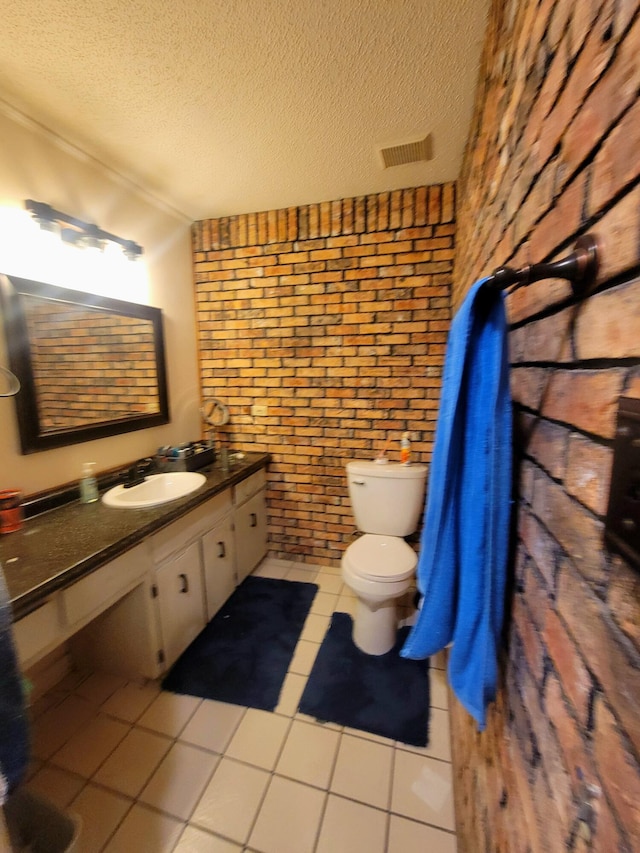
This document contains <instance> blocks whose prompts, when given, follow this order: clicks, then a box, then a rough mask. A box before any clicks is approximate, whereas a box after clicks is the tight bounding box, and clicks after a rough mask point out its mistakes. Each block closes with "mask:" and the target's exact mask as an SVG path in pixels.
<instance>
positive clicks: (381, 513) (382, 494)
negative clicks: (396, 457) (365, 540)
mask: <svg viewBox="0 0 640 853" xmlns="http://www.w3.org/2000/svg"><path fill="white" fill-rule="evenodd" d="M347 479H348V482H349V497H350V498H351V506H352V508H353V514H354V516H355V519H356V526H357V528H358V530H360V531H361V532H362V533H378V534H380V535H384V536H408V535H409V534H410V533H413V531H414V530H415V529H416V527H417V526H418V520H419V519H420V516H421V514H422V510H423V507H424V491H425V485H426V482H427V466H426V465H402V464H401V463H399V462H387V463H386V464H380V463H378V462H369V461H362V462H359V461H353V462H347Z"/></svg>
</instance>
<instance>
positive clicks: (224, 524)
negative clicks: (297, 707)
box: [0, 453, 269, 678]
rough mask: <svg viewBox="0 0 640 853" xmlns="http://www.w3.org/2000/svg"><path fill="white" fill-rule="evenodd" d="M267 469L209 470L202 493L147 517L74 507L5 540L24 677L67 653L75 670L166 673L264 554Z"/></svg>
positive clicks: (261, 464)
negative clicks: (60, 650)
mask: <svg viewBox="0 0 640 853" xmlns="http://www.w3.org/2000/svg"><path fill="white" fill-rule="evenodd" d="M268 461H269V456H268V455H266V454H257V453H253V454H246V455H245V457H244V458H243V459H242V460H241V461H240V462H237V463H235V464H234V465H233V466H231V468H230V470H229V472H227V473H223V472H221V471H220V469H219V468H216V467H215V466H212V467H211V469H209V470H207V469H205V470H204V471H203V473H204V474H205V475H206V477H207V482H206V484H205V485H204V486H203V487H202V488H201V489H199V490H198V491H197V492H195V493H192V494H191V495H189V496H187V497H185V498H181V499H179V500H176V501H172V502H170V503H167V504H164V505H162V506H159V507H153V508H150V509H138V510H135V509H113V508H110V507H106V506H104V505H103V504H102V502H100V503H96V504H90V505H81V504H79V503H78V502H77V501H76V502H74V503H73V504H71V505H68V506H64V507H60V508H59V509H56V510H51V511H49V512H47V513H44V514H43V515H42V516H37V517H35V518H33V519H31V520H30V521H28V522H27V523H26V524H25V526H24V528H23V530H21V531H18V532H17V533H14V534H9V535H8V536H6V537H4V538H3V540H1V541H0V559H1V560H2V564H3V567H4V572H5V577H6V579H7V585H8V587H9V593H10V596H11V599H12V606H13V609H14V619H15V622H14V635H15V640H16V646H17V651H18V657H19V660H20V664H21V666H22V667H23V669H26V668H28V667H30V666H31V665H33V664H34V663H36V662H37V661H38V660H40V659H41V658H42V657H43V656H44V655H46V654H48V653H49V652H50V651H52V650H53V649H54V648H56V647H57V646H58V645H60V644H61V643H63V642H68V647H69V650H70V653H71V656H72V658H73V659H74V661H75V662H76V663H78V664H80V665H82V664H86V665H88V666H98V667H102V668H104V669H106V670H108V671H112V672H119V673H122V674H123V675H126V676H128V677H133V678H136V677H138V678H139V677H144V678H156V677H158V676H159V675H161V674H162V673H163V672H164V671H166V670H167V669H168V668H169V667H170V666H171V664H172V663H173V662H174V661H175V660H176V658H177V657H178V656H179V655H180V654H181V653H182V651H184V649H185V648H186V647H187V646H188V645H189V643H190V642H191V641H192V640H193V639H194V638H195V637H196V636H197V634H198V633H199V632H200V631H201V630H202V629H203V628H204V626H205V625H206V623H207V622H208V621H209V619H211V618H212V616H213V615H215V613H216V612H217V611H218V610H219V609H220V607H221V606H222V605H223V604H224V602H225V601H226V600H227V598H228V597H229V596H230V595H231V593H232V592H233V590H234V589H235V587H236V585H237V584H238V583H240V581H241V580H242V579H243V578H244V577H246V575H248V574H249V573H250V572H251V571H252V569H253V568H254V567H255V566H256V565H257V563H258V562H259V561H260V560H261V559H262V557H263V556H264V555H265V553H266V550H267V518H266V500H265V491H266V465H267V464H268ZM14 537H15V538H14Z"/></svg>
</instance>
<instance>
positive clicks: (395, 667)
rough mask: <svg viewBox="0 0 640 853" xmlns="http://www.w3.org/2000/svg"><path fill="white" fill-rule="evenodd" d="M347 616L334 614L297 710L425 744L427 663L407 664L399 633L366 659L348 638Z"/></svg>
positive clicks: (403, 636) (402, 633) (403, 632)
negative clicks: (385, 647)
mask: <svg viewBox="0 0 640 853" xmlns="http://www.w3.org/2000/svg"><path fill="white" fill-rule="evenodd" d="M352 625H353V623H352V621H351V617H350V616H349V615H348V614H347V613H334V614H333V617H332V619H331V625H330V626H329V630H328V631H327V633H326V635H325V638H324V640H323V641H322V645H321V646H320V650H319V651H318V655H317V657H316V660H315V663H314V665H313V669H312V670H311V675H310V676H309V679H308V681H307V685H306V687H305V689H304V693H303V694H302V699H301V700H300V708H299V710H300V711H301V712H302V713H303V714H308V715H309V716H311V717H315V718H316V719H317V720H321V721H322V722H330V723H338V725H341V726H349V727H350V728H352V729H360V730H361V731H364V732H371V733H372V734H375V735H381V736H382V737H388V738H391V739H392V740H398V741H401V742H402V743H406V744H411V745H412V746H426V745H427V743H428V740H429V661H428V660H423V661H415V660H406V659H405V658H401V657H400V649H401V648H402V645H403V643H404V641H405V639H406V636H407V634H408V633H409V629H408V628H401V629H400V631H398V639H397V641H396V644H395V646H394V647H393V648H392V649H391V651H390V652H387V653H386V654H385V655H367V654H365V653H364V652H361V651H360V649H358V648H357V646H355V645H354V642H353V640H352V639H351V631H352Z"/></svg>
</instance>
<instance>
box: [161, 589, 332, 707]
mask: <svg viewBox="0 0 640 853" xmlns="http://www.w3.org/2000/svg"><path fill="white" fill-rule="evenodd" d="M317 591H318V587H317V586H316V584H312V583H302V582H299V581H285V580H275V579H273V578H260V577H251V576H250V577H248V578H245V580H243V581H242V583H241V584H240V586H239V587H238V588H237V589H236V591H235V592H234V593H233V595H232V596H231V597H230V598H229V600H228V601H227V602H226V604H225V605H224V606H223V607H222V608H221V609H220V610H219V611H218V612H217V613H216V615H215V616H214V617H213V619H212V620H211V621H210V622H209V624H208V625H207V626H206V628H204V630H203V631H201V632H200V634H198V636H197V637H196V638H195V640H194V641H193V642H192V643H191V645H190V646H189V648H188V649H186V651H185V652H183V654H182V655H181V656H180V657H179V658H178V660H177V661H176V662H175V664H174V665H173V667H172V668H171V669H170V670H169V672H168V674H167V675H166V676H165V678H164V680H163V682H162V688H163V689H164V690H169V691H171V692H172V693H186V694H188V695H189V696H201V697H202V698H203V699H217V700H218V701H219V702H230V703H231V704H233V705H244V706H246V707H248V708H260V709H262V710H263V711H273V710H274V708H275V707H276V705H277V704H278V700H279V697H280V691H281V689H282V684H283V682H284V679H285V676H286V674H287V670H288V669H289V664H290V662H291V658H292V657H293V653H294V651H295V647H296V643H297V642H298V637H299V636H300V632H301V631H302V627H303V625H304V622H305V619H306V618H307V614H308V613H309V610H310V608H311V604H312V602H313V599H314V597H315V594H316V592H317Z"/></svg>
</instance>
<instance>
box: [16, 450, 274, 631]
mask: <svg viewBox="0 0 640 853" xmlns="http://www.w3.org/2000/svg"><path fill="white" fill-rule="evenodd" d="M270 458H271V457H270V456H269V454H268V453H245V454H244V458H242V459H234V461H233V462H232V464H231V466H230V469H229V471H228V472H225V473H223V472H222V471H221V469H220V467H219V466H218V465H216V464H213V465H211V466H209V467H207V468H203V469H201V471H200V473H202V474H204V475H205V476H206V478H207V482H206V483H205V484H204V485H203V486H201V487H200V488H199V489H197V490H196V491H195V492H192V493H191V494H190V495H187V496H186V497H184V498H178V499H177V500H175V501H170V502H169V503H166V504H163V505H161V506H156V507H149V508H148V509H114V508H112V507H108V506H105V505H104V504H103V503H102V501H101V500H100V501H98V502H97V503H92V504H81V503H80V502H79V501H78V500H75V501H72V502H71V503H68V504H66V505H65V506H62V507H58V508H57V509H52V510H49V511H48V512H44V513H42V514H41V515H38V516H35V517H34V518H31V519H28V520H27V521H25V523H24V526H23V528H22V529H21V530H17V531H15V532H14V533H8V534H6V535H4V536H2V537H0V563H1V564H2V568H3V570H4V575H5V578H6V581H7V587H8V589H9V597H10V599H11V605H12V608H13V618H14V620H17V619H20V618H21V617H23V616H26V615H27V614H28V613H30V612H31V611H32V610H35V609H36V608H37V607H38V606H39V605H40V604H43V603H44V601H45V600H46V598H47V597H48V596H49V595H51V593H53V592H55V591H57V590H60V589H64V588H65V587H68V586H70V585H71V584H72V583H74V582H75V581H77V580H78V579H79V578H80V577H82V576H83V575H86V574H88V573H89V572H92V571H94V570H95V569H97V568H99V567H100V566H103V565H104V564H105V563H108V562H109V561H110V560H113V559H114V558H115V557H117V556H119V555H120V554H123V553H124V552H125V551H128V550H129V549H130V548H132V547H133V546H134V545H137V544H138V543H139V542H142V541H143V540H144V539H146V538H147V537H148V536H150V535H151V534H152V533H154V532H155V531H157V530H159V529H160V528H162V527H164V526H165V525H167V524H169V523H170V522H172V521H175V520H176V519H177V518H180V517H181V516H183V515H186V513H188V512H189V511H190V510H192V509H194V508H195V507H197V506H199V505H200V504H201V503H204V502H205V501H206V500H208V499H209V498H211V497H213V496H214V495H216V494H217V493H218V492H222V491H224V490H225V489H227V488H228V487H229V486H232V485H234V484H235V483H238V482H240V481H241V480H244V479H245V478H246V477H247V476H249V474H253V473H254V472H255V471H258V470H259V469H260V468H264V467H266V465H268V463H269V460H270Z"/></svg>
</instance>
